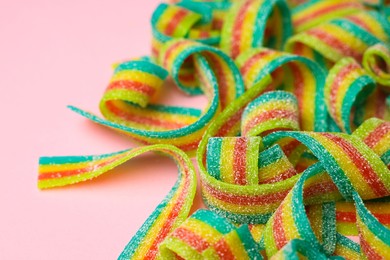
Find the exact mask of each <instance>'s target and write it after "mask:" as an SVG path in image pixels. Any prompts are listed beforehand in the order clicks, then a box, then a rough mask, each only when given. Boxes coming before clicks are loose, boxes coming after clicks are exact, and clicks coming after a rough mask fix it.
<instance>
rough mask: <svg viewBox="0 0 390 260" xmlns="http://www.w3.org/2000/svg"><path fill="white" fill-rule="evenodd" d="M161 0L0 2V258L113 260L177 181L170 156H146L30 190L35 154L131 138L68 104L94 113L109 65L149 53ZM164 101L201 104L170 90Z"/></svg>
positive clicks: (90, 149) (80, 151) (90, 150)
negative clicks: (76, 180) (88, 177)
mask: <svg viewBox="0 0 390 260" xmlns="http://www.w3.org/2000/svg"><path fill="white" fill-rule="evenodd" d="M158 2H159V1H158V0H145V1H134V0H133V1H124V0H123V1H120V0H110V1H108V0H104V1H92V0H84V1H76V0H73V1H59V0H57V1H53V0H46V1H45V0H36V1H28V0H25V1H21V0H12V1H5V0H0V39H1V41H0V87H1V93H2V95H1V101H0V109H1V110H0V111H1V116H2V118H1V120H2V123H1V126H2V127H1V130H0V131H1V132H0V136H1V139H2V140H1V148H2V149H1V156H0V158H1V164H2V165H3V167H2V173H1V176H2V179H1V182H0V205H1V210H0V259H25V258H28V259H115V258H116V257H117V256H118V255H119V254H120V252H121V251H122V249H123V248H124V246H125V245H126V244H127V242H128V241H129V240H130V238H131V237H132V236H133V235H134V234H135V232H136V231H137V229H138V228H139V227H140V226H141V224H142V223H143V221H144V220H145V219H146V218H147V217H148V216H149V214H150V213H151V212H152V211H153V209H154V208H155V207H156V206H157V205H158V203H159V202H160V201H161V200H162V199H163V197H164V196H165V194H167V192H168V191H169V190H170V188H171V186H172V185H173V184H174V182H175V180H176V174H177V171H176V167H175V165H174V163H173V162H172V161H170V160H169V159H167V158H163V157H159V156H156V155H147V156H143V157H142V158H138V159H135V160H133V161H130V162H128V163H126V164H125V165H123V166H121V167H119V168H117V169H115V170H113V171H111V172H110V173H109V174H106V175H104V176H102V177H99V178H98V179H95V180H93V181H90V182H86V183H83V184H78V185H74V186H71V187H67V188H62V189H54V190H47V191H39V190H38V189H37V188H36V180H37V168H38V158H39V156H42V155H88V154H100V153H108V152H114V151H118V150H121V149H126V148H129V147H132V146H134V144H132V142H131V140H129V139H128V138H127V137H125V136H122V135H120V134H118V133H116V132H113V131H112V130H109V129H106V128H104V127H101V126H98V125H95V124H93V123H91V122H89V121H87V120H86V119H84V118H82V117H80V116H78V115H76V114H74V113H72V112H71V111H70V110H68V109H67V108H66V106H67V105H69V104H71V105H76V106H79V107H81V108H84V109H87V110H90V111H92V112H96V113H98V112H99V111H98V102H99V99H100V97H101V95H102V93H103V91H104V88H105V86H106V85H107V82H108V80H109V78H110V75H111V72H112V70H111V64H112V63H113V62H116V61H120V60H123V59H129V58H132V57H137V56H140V55H144V54H148V53H149V49H150V47H149V46H150V44H149V42H150V38H151V36H150V26H149V19H150V16H151V14H152V12H153V9H154V8H155V7H156V6H157V4H158ZM97 3H98V4H97ZM164 100H165V101H167V100H170V101H169V102H170V103H175V104H183V102H185V103H186V104H187V105H193V106H197V107H199V106H202V105H204V100H203V99H202V98H190V99H189V98H183V96H182V95H181V94H180V93H177V92H176V91H175V90H172V89H169V88H168V91H167V93H166V95H165V96H164ZM200 205H201V202H200V198H199V197H198V198H197V201H196V203H195V205H194V209H195V208H197V207H199V206H200Z"/></svg>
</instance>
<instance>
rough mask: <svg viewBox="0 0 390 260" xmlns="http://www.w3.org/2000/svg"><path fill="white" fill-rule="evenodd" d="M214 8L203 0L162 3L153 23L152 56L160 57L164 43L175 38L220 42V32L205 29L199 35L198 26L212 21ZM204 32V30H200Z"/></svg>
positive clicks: (212, 43) (211, 42)
mask: <svg viewBox="0 0 390 260" xmlns="http://www.w3.org/2000/svg"><path fill="white" fill-rule="evenodd" d="M212 12H213V10H212V8H210V7H209V6H208V5H205V4H203V3H201V2H191V1H184V2H181V3H178V4H165V3H161V4H160V5H159V6H158V7H157V8H156V10H155V11H154V13H153V15H152V19H151V23H152V32H153V40H152V57H153V58H155V59H158V57H159V55H160V50H161V48H162V47H163V45H164V44H165V43H167V42H169V41H171V40H173V39H179V38H189V39H192V40H197V41H199V42H202V43H205V44H210V45H215V44H218V43H219V32H218V31H209V30H205V32H206V33H207V35H205V34H204V33H203V34H202V33H201V35H199V33H196V31H197V30H199V29H196V26H198V27H202V26H203V27H204V25H211V23H212V15H213V14H212ZM200 31H201V32H203V30H200Z"/></svg>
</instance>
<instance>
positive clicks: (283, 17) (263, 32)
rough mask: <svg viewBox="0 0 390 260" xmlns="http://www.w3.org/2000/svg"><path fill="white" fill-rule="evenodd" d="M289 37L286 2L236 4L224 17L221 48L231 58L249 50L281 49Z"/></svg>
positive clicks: (259, 0) (251, 0)
mask: <svg viewBox="0 0 390 260" xmlns="http://www.w3.org/2000/svg"><path fill="white" fill-rule="evenodd" d="M291 34H292V26H291V17H290V10H289V8H288V6H287V4H286V2H285V1H281V0H270V1H264V0H244V1H236V2H235V3H234V4H233V5H232V7H231V8H230V11H229V13H228V14H227V15H226V18H225V22H224V25H223V28H222V34H221V44H220V47H221V49H222V50H223V51H225V52H226V53H228V55H229V56H230V57H232V58H233V59H234V58H236V57H237V56H238V55H239V54H240V53H242V52H243V51H245V50H248V49H250V48H256V47H260V46H265V47H270V48H275V49H282V47H283V45H284V43H285V41H286V40H287V38H288V37H290V36H291Z"/></svg>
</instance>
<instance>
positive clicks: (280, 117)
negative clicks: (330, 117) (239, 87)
mask: <svg viewBox="0 0 390 260" xmlns="http://www.w3.org/2000/svg"><path fill="white" fill-rule="evenodd" d="M277 130H299V122H298V102H297V100H296V98H295V96H294V95H292V94H290V93H288V92H284V91H273V92H268V93H265V94H263V95H261V96H260V97H258V98H256V99H255V100H253V101H252V102H251V103H249V105H248V106H247V107H246V108H245V110H244V113H243V115H242V123H241V134H242V135H243V136H257V135H261V134H263V133H264V135H266V134H267V133H270V132H271V131H277Z"/></svg>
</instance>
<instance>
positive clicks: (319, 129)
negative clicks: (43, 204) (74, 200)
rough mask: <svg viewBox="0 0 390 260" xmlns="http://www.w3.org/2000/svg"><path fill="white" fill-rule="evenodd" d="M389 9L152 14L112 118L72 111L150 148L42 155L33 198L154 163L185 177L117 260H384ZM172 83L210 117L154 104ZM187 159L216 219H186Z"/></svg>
mask: <svg viewBox="0 0 390 260" xmlns="http://www.w3.org/2000/svg"><path fill="white" fill-rule="evenodd" d="M387 4H388V3H387V2H386V1H367V0H365V1H357V0H356V1H355V0H348V1H334V0H324V1H318V0H312V1H300V0H294V1H293V0H290V1H285V0H273V1H263V0H241V1H240V0H237V1H228V0H219V1H203V0H197V1H195V0H184V1H170V3H162V4H160V5H159V6H158V7H157V8H156V10H155V12H154V13H153V16H152V21H151V22H152V32H153V39H152V54H151V56H150V57H142V58H140V59H136V60H131V61H126V62H123V63H120V64H118V65H117V66H116V67H115V70H114V75H113V77H112V79H111V81H110V83H109V85H108V87H107V89H106V91H105V93H104V95H103V97H102V99H101V102H100V110H101V112H102V114H103V116H104V117H105V119H102V118H100V117H98V116H96V115H93V114H91V113H88V112H86V111H84V110H81V109H79V108H76V107H73V106H72V107H70V108H71V109H72V110H73V111H75V112H77V113H79V114H81V115H83V116H85V117H87V118H89V119H91V120H93V121H95V122H97V123H99V124H102V125H105V126H108V127H110V128H114V129H116V130H118V131H119V132H123V133H125V134H127V135H129V136H130V137H131V138H132V139H134V140H136V141H138V142H139V143H141V144H145V145H147V146H143V147H139V148H134V149H130V150H125V151H121V152H117V153H111V154H106V155H100V156H80V157H43V158H41V159H40V168H39V177H38V187H39V188H41V189H45V188H51V187H58V186H64V185H69V184H74V183H77V182H81V181H86V180H89V179H92V178H95V177H98V176H100V175H101V174H103V173H105V172H107V171H109V170H111V169H113V168H115V167H116V166H118V165H120V164H122V163H124V162H126V161H127V160H129V159H131V158H133V157H135V156H137V155H139V154H142V153H144V152H148V151H157V152H162V153H163V154H166V155H169V156H170V157H172V158H173V159H174V160H175V162H176V163H177V164H178V167H179V177H178V180H177V182H176V184H175V185H174V187H173V188H172V190H171V191H170V193H169V194H168V195H167V197H166V198H165V199H164V200H163V201H162V202H161V204H160V205H159V206H158V207H157V208H156V210H155V211H154V212H153V213H152V214H151V216H150V217H149V218H148V219H147V220H146V221H145V223H144V224H143V226H142V227H141V228H140V230H139V231H138V232H137V233H136V235H135V236H134V237H133V238H132V239H131V241H130V242H129V243H128V245H127V246H126V247H125V249H124V250H123V252H122V253H121V255H120V256H119V259H156V258H158V259H262V258H269V259H292V258H299V257H306V258H308V259H329V258H337V259H340V258H346V259H358V258H360V257H363V258H368V259H380V258H386V257H389V255H390V229H389V227H390V210H389V209H390V201H389V197H390V122H389V121H388V120H389V119H390V108H389V107H390V97H389V93H390V91H389V87H390V81H389V80H390V72H389V71H390V69H389V66H390V50H389V43H390V23H389V21H388V17H390V15H389V14H390V11H389V10H390V7H388V6H387ZM169 78H172V79H173V82H174V83H175V85H176V86H177V87H178V88H179V89H180V90H181V91H182V92H184V93H187V94H190V95H198V94H204V95H205V96H206V97H207V99H208V104H207V106H206V108H205V109H203V110H202V111H201V110H199V109H195V108H184V107H172V106H166V105H164V104H161V103H159V101H158V100H159V95H161V94H162V93H163V92H164V84H166V83H165V82H166V81H167V80H168V79H169ZM168 81H169V80H168ZM386 120H387V121H386ZM153 144H154V145H153ZM172 145H174V146H176V147H178V148H180V149H178V148H176V147H174V146H172ZM195 152H196V162H197V164H198V168H199V176H200V185H201V192H202V197H203V200H204V202H205V205H206V206H207V207H208V208H209V210H198V211H197V212H195V213H194V214H193V215H192V216H190V217H188V215H189V211H190V207H191V205H192V201H193V198H194V196H195V192H196V174H195V171H194V167H193V165H192V162H191V161H190V159H189V157H188V155H193V154H195ZM348 236H359V239H358V240H359V241H356V239H355V240H351V239H350V238H348Z"/></svg>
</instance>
